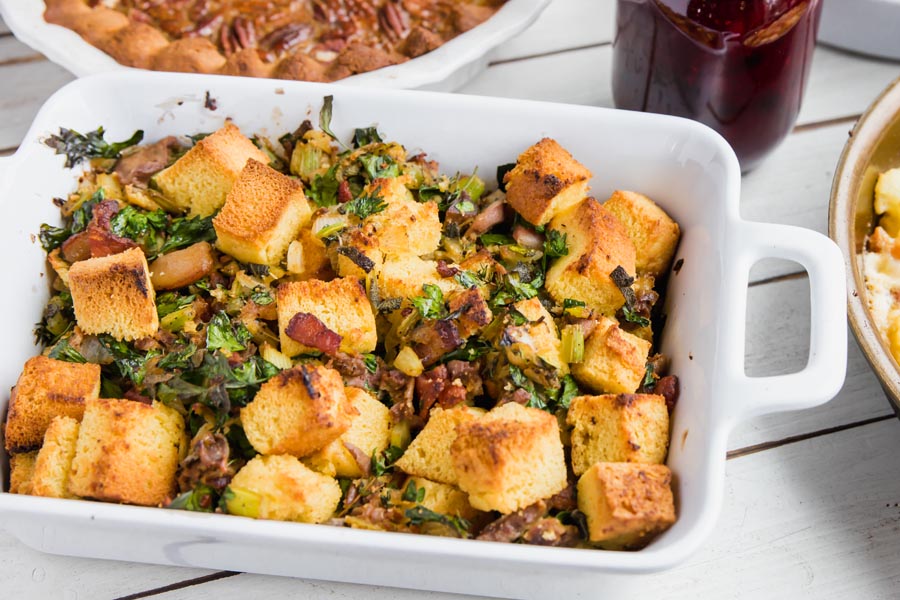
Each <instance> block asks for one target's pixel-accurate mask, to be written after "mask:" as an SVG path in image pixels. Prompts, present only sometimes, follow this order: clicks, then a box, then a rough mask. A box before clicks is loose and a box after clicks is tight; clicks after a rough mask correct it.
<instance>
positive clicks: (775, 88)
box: [613, 0, 822, 171]
mask: <svg viewBox="0 0 900 600" xmlns="http://www.w3.org/2000/svg"><path fill="white" fill-rule="evenodd" d="M821 10H822V2H821V0H618V10H617V13H616V37H615V39H614V41H613V98H614V100H615V103H616V106H617V107H618V108H625V109H629V110H641V111H648V112H655V113H665V114H670V115H677V116H680V117H688V118H690V119H695V120H697V121H700V122H701V123H705V124H706V125H709V126H710V127H712V128H713V129H715V130H716V131H718V132H719V133H721V134H722V136H723V137H724V138H725V139H726V140H728V142H729V143H730V144H731V146H732V147H733V148H734V150H735V153H736V154H737V156H738V160H740V163H741V169H742V170H743V171H748V170H750V169H752V168H753V167H755V166H756V165H757V164H758V163H759V161H760V160H762V158H763V157H764V156H766V155H767V154H768V153H769V152H770V151H771V150H772V149H773V148H774V147H775V146H777V145H778V143H779V142H781V140H783V139H784V137H785V136H787V134H788V133H789V132H790V130H791V128H792V127H793V125H794V121H796V119H797V114H798V113H799V111H800V102H801V100H802V98H803V91H804V88H805V87H806V80H807V76H808V74H809V67H810V63H811V62H812V55H813V50H814V46H815V41H816V32H817V30H818V26H819V16H820V14H821Z"/></svg>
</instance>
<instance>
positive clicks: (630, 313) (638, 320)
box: [622, 305, 650, 327]
mask: <svg viewBox="0 0 900 600" xmlns="http://www.w3.org/2000/svg"><path fill="white" fill-rule="evenodd" d="M622 314H623V315H624V316H625V320H626V321H628V322H629V323H634V324H635V325H637V326H638V327H649V326H650V319H648V318H647V317H644V316H641V315H640V314H639V313H637V312H635V311H634V310H633V309H632V308H630V307H629V306H627V305H626V306H623V307H622Z"/></svg>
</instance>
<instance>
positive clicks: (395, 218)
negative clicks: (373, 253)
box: [363, 177, 441, 256]
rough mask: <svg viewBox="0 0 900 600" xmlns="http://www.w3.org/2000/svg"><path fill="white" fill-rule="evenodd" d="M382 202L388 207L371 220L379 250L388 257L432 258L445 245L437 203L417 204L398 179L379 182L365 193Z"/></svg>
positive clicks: (370, 186) (369, 223) (369, 224)
mask: <svg viewBox="0 0 900 600" xmlns="http://www.w3.org/2000/svg"><path fill="white" fill-rule="evenodd" d="M363 193H364V194H368V195H370V196H375V197H378V198H381V199H382V200H383V201H384V202H385V203H387V207H386V208H385V209H384V210H383V211H381V212H378V213H375V214H373V215H371V216H369V217H367V218H366V219H365V221H364V224H365V225H366V226H367V227H371V228H372V230H373V231H374V233H375V236H376V238H377V239H378V246H379V247H380V248H381V250H382V252H384V253H385V254H401V255H402V254H415V255H417V256H420V255H422V254H430V253H431V252H434V251H435V250H437V247H438V245H439V244H440V243H441V220H440V217H439V216H438V205H437V203H436V202H416V200H415V199H414V198H413V196H412V193H411V192H410V191H409V190H408V189H407V188H406V186H405V185H403V180H402V179H401V178H398V177H393V178H390V179H376V180H375V181H373V182H372V183H371V184H369V185H368V186H367V188H366V189H365V190H364V191H363Z"/></svg>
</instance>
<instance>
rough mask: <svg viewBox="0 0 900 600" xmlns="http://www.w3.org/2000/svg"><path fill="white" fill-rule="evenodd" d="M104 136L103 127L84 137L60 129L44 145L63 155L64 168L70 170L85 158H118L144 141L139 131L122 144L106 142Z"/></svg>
mask: <svg viewBox="0 0 900 600" xmlns="http://www.w3.org/2000/svg"><path fill="white" fill-rule="evenodd" d="M104 134H105V132H104V130H103V127H98V128H97V130H96V131H91V132H89V133H87V134H84V135H82V134H80V133H78V132H77V131H75V130H73V129H66V128H65V127H60V128H59V133H58V134H54V135H51V136H50V137H49V138H47V139H46V140H44V144H46V145H47V146H49V147H51V148H53V149H54V150H55V151H56V153H57V154H65V155H66V168H67V169H71V168H72V167H74V166H75V165H77V164H78V163H79V162H81V161H82V160H84V159H86V158H119V156H121V154H122V150H124V149H125V148H128V147H129V146H134V145H135V144H139V143H140V141H141V140H142V139H144V132H143V131H141V130H140V129H139V130H137V131H135V132H134V134H132V136H131V137H130V138H128V139H127V140H125V141H122V142H113V143H110V142H107V141H106V140H104V139H103V136H104Z"/></svg>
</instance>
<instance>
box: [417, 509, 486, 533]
mask: <svg viewBox="0 0 900 600" xmlns="http://www.w3.org/2000/svg"><path fill="white" fill-rule="evenodd" d="M404 514H405V515H406V518H407V519H409V523H410V524H411V525H422V524H424V523H428V522H433V523H441V524H442V525H446V526H447V527H449V528H451V529H452V530H454V531H455V532H456V534H457V535H459V536H460V537H467V536H468V533H469V527H470V526H471V524H470V523H469V522H468V521H466V520H465V519H463V518H462V517H454V516H450V515H442V514H440V513H436V512H434V511H433V510H431V509H429V508H425V507H424V506H421V505H419V506H416V507H414V508H410V509H407V510H406V513H404Z"/></svg>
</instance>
